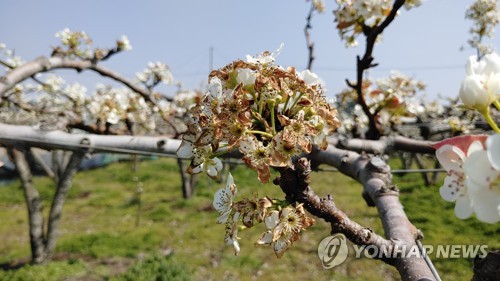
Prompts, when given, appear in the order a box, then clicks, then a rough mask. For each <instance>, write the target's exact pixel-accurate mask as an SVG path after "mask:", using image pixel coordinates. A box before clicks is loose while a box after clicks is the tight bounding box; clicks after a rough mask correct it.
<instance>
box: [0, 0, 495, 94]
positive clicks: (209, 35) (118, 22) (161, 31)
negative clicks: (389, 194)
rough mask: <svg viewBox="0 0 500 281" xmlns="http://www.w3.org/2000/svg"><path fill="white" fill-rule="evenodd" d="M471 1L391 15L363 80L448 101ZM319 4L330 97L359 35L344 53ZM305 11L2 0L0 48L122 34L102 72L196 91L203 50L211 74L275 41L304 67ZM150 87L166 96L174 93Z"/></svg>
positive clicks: (281, 6)
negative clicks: (160, 78)
mask: <svg viewBox="0 0 500 281" xmlns="http://www.w3.org/2000/svg"><path fill="white" fill-rule="evenodd" d="M471 3H472V0H468V1H466V0H424V3H423V5H422V6H421V7H419V8H416V9H412V10H410V11H406V10H404V9H403V10H401V12H400V15H399V16H398V17H397V18H396V19H395V21H394V22H393V23H392V24H391V25H390V26H389V27H388V28H387V29H386V31H385V32H384V35H383V41H382V42H381V43H380V44H377V45H376V46H375V50H374V57H375V62H376V63H379V66H378V67H376V68H374V69H372V70H370V72H369V74H368V75H369V76H370V77H372V78H375V79H376V78H382V77H387V76H388V75H389V73H390V71H391V70H399V71H400V72H401V73H403V74H406V75H408V76H410V77H413V78H415V79H418V80H422V81H423V82H424V83H426V84H427V86H428V87H427V89H426V97H427V99H435V98H437V97H438V95H441V96H445V97H455V96H457V95H458V89H459V87H460V82H461V80H462V79H463V78H464V75H465V68H464V65H465V62H466V60H467V58H468V56H470V55H473V54H475V50H473V49H471V48H470V47H468V46H467V39H468V38H469V33H468V30H469V29H470V27H471V21H468V20H465V18H464V14H465V9H466V7H467V6H469V5H470V4H471ZM325 4H326V11H325V12H324V13H322V14H315V15H314V17H313V19H312V27H313V29H312V31H311V39H312V40H313V42H314V44H315V49H314V52H315V57H316V60H315V61H314V64H313V71H314V72H316V73H317V74H318V75H319V76H320V78H321V79H322V80H323V81H324V82H325V88H326V89H327V96H330V97H332V96H334V95H335V94H336V93H338V92H340V91H341V90H342V89H344V88H345V87H346V84H345V79H351V80H354V78H355V71H356V70H355V65H356V55H362V54H363V52H364V45H363V44H362V43H363V42H362V41H363V40H364V39H363V38H361V37H360V40H359V41H360V43H361V44H360V45H359V46H358V47H355V48H349V49H347V48H345V47H344V43H343V42H341V41H340V38H339V35H338V32H337V30H336V29H335V23H334V16H333V14H332V11H333V10H334V9H335V8H336V7H337V5H336V4H335V1H333V0H325ZM309 7H310V3H309V2H306V1H305V0H252V1H242V0H213V1H208V0H182V1H178V0H177V1H173V0H164V1H159V0H156V1H153V0H145V1H125V0H122V1H115V0H105V1H102V0H99V1H97V0H86V1H69V0H47V1H39V0H2V1H1V2H0V18H2V21H3V24H2V27H0V42H2V43H5V44H6V45H7V47H8V48H11V49H14V50H15V53H16V55H18V56H21V57H23V58H24V59H25V60H32V59H35V58H36V57H39V56H41V55H44V56H48V55H50V53H51V47H52V46H56V45H57V44H58V39H57V38H56V37H55V36H54V34H55V33H56V32H57V31H60V30H62V29H64V28H66V27H67V28H70V29H71V30H83V31H85V32H86V33H87V34H89V35H90V37H91V38H92V39H93V41H94V44H93V45H94V46H96V47H113V46H114V45H115V41H116V39H118V38H119V37H120V36H121V35H127V36H128V38H129V40H130V41H131V44H132V46H133V50H131V51H129V52H125V53H121V54H118V55H116V56H114V57H112V58H111V59H110V60H108V61H106V62H103V65H105V66H106V67H109V68H111V69H113V70H115V71H117V72H119V73H121V74H123V75H124V76H126V77H130V78H133V77H134V74H135V73H136V72H138V71H142V70H143V69H144V68H145V67H146V65H147V63H148V62H155V61H162V62H164V63H166V64H167V65H168V66H169V67H170V69H171V71H172V73H173V76H174V78H175V79H176V80H177V81H180V82H182V85H183V87H184V88H186V89H196V88H200V87H203V85H206V83H207V77H208V74H209V72H210V59H209V57H210V55H209V54H210V51H209V50H210V48H211V47H212V48H213V57H212V58H213V67H214V68H219V67H223V66H224V65H226V64H228V63H230V62H231V61H233V60H235V59H245V56H246V55H247V54H250V55H255V54H258V53H261V52H262V51H266V50H268V51H273V50H275V49H276V48H278V47H279V45H280V44H281V43H284V48H283V50H282V52H281V54H280V55H279V56H278V57H277V59H276V63H277V64H279V65H282V66H284V67H287V66H295V67H296V68H297V69H298V70H303V69H305V67H306V65H307V59H308V50H307V47H306V42H305V38H304V26H305V23H306V16H307V13H308V11H309ZM496 32H497V33H498V32H499V31H498V28H497V30H496ZM497 35H498V34H497ZM498 36H500V35H498ZM498 36H497V37H496V38H494V39H492V40H490V41H489V42H490V43H492V44H493V46H494V47H495V48H498V47H499V46H500V39H498V38H499V37H498ZM461 47H465V49H464V50H460V49H461ZM56 73H57V74H60V75H61V76H63V77H64V78H65V79H66V80H67V81H69V82H76V81H78V82H80V83H81V84H83V85H85V86H86V87H87V88H89V89H90V90H91V89H93V88H94V86H95V84H96V83H104V84H112V82H110V80H108V79H103V78H102V77H99V76H98V75H96V74H93V73H91V72H83V73H81V74H77V73H76V72H75V71H67V70H66V71H57V72H56ZM160 90H161V91H162V92H164V93H166V94H168V95H172V94H173V93H174V92H175V90H176V87H174V86H170V87H162V88H160Z"/></svg>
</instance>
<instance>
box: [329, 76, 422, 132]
mask: <svg viewBox="0 0 500 281" xmlns="http://www.w3.org/2000/svg"><path fill="white" fill-rule="evenodd" d="M362 90H363V97H364V99H365V103H366V105H367V106H368V108H369V109H370V113H371V114H373V115H375V116H376V121H377V122H378V123H379V124H380V125H382V127H383V128H382V129H383V130H385V132H383V133H384V134H388V132H389V131H390V127H391V125H392V124H401V123H403V122H411V121H412V120H413V119H414V118H415V117H416V116H419V115H421V114H422V113H424V112H425V107H424V105H423V104H424V103H423V102H422V101H421V100H417V99H416V96H417V94H419V93H423V92H424V91H425V84H424V83H423V82H422V81H419V80H416V79H413V78H411V77H408V76H406V75H404V74H401V73H399V72H396V71H393V72H392V73H391V75H390V76H389V77H387V78H381V79H378V80H376V81H372V80H370V79H366V80H365V81H364V82H363V89H362ZM335 103H336V104H337V108H339V109H341V110H340V112H339V115H340V119H341V120H342V128H341V129H340V132H342V133H344V134H346V133H348V132H355V134H356V135H359V134H362V132H363V131H365V130H366V129H367V124H368V117H367V116H366V114H365V113H364V111H363V110H362V107H361V105H360V104H359V103H358V98H357V93H356V91H355V90H354V89H352V88H347V89H345V90H343V91H342V92H341V93H339V94H338V95H337V97H336V101H335ZM413 121H414V120H413Z"/></svg>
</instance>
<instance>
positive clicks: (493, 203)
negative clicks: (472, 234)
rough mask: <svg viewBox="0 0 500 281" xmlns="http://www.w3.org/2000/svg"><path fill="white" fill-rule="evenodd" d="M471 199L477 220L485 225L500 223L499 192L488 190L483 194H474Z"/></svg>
mask: <svg viewBox="0 0 500 281" xmlns="http://www.w3.org/2000/svg"><path fill="white" fill-rule="evenodd" d="M472 198H473V200H474V211H475V212H476V216H477V219H478V220H480V221H482V222H487V223H497V222H499V221H500V192H496V191H490V190H489V189H488V190H486V191H484V192H475V193H474V194H473V195H472Z"/></svg>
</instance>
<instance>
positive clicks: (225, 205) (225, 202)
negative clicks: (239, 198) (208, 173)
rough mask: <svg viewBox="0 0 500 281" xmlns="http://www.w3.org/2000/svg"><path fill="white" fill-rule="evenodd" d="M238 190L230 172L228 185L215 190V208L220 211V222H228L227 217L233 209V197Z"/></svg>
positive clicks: (218, 220)
mask: <svg viewBox="0 0 500 281" xmlns="http://www.w3.org/2000/svg"><path fill="white" fill-rule="evenodd" d="M237 192H238V189H237V188H236V184H234V179H233V175H231V173H229V175H228V176H227V181H226V187H225V188H221V189H219V190H217V192H215V195H214V202H213V205H214V208H215V210H216V211H217V212H219V214H220V217H219V218H218V219H217V222H218V223H226V222H227V218H228V216H229V214H230V213H231V211H232V210H233V209H232V208H233V198H234V196H235V195H236V193H237Z"/></svg>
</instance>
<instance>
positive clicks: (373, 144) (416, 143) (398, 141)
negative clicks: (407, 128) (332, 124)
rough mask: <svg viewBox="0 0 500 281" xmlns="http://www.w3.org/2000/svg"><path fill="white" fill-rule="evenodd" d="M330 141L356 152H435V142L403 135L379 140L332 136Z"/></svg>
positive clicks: (339, 146)
mask: <svg viewBox="0 0 500 281" xmlns="http://www.w3.org/2000/svg"><path fill="white" fill-rule="evenodd" d="M329 142H330V143H331V144H333V145H335V146H336V147H338V148H342V149H347V150H351V151H356V152H367V153H373V154H387V153H390V152H394V151H401V152H412V153H424V154H434V153H435V149H434V148H433V147H432V145H433V144H434V142H431V141H424V140H415V139H411V138H407V137H403V136H395V137H382V138H380V139H378V140H365V139H350V138H331V139H329Z"/></svg>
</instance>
